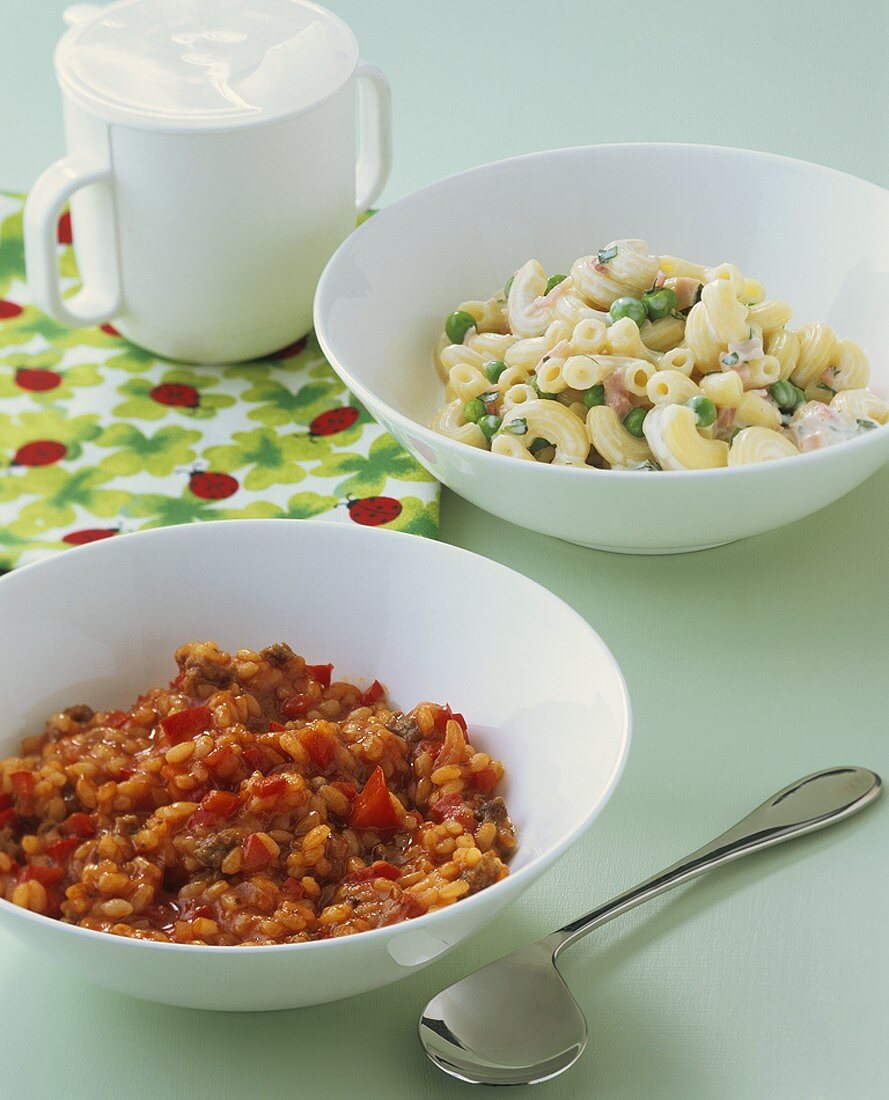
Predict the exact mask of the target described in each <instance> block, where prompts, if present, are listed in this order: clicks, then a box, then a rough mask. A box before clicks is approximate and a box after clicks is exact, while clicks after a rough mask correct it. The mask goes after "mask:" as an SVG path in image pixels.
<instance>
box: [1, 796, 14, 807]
mask: <svg viewBox="0 0 889 1100" xmlns="http://www.w3.org/2000/svg"><path fill="white" fill-rule="evenodd" d="M11 805H12V795H11V794H0V810H8V809H9V807H10V806H11Z"/></svg>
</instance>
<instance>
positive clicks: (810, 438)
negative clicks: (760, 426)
mask: <svg viewBox="0 0 889 1100" xmlns="http://www.w3.org/2000/svg"><path fill="white" fill-rule="evenodd" d="M869 423H873V424H874V427H877V424H876V422H874V421H870V422H869ZM787 427H788V431H789V432H790V435H791V436H792V437H793V440H794V442H795V443H796V445H797V447H799V449H800V450H801V451H818V450H821V449H822V448H823V447H833V446H835V445H836V444H837V443H845V442H846V440H848V439H854V438H855V437H856V436H859V435H861V434H862V432H865V431H867V430H868V429H867V428H864V427H862V425H861V424H859V422H858V421H857V420H851V419H849V417H847V416H841V415H840V413H838V412H837V411H836V410H835V409H832V408H830V406H829V405H824V404H822V403H821V402H820V401H807V402H806V403H805V405H801V406H800V407H799V408H798V409H797V410H796V412H795V413H794V414H793V416H792V417H791V420H790V423H789V424H788V425H787Z"/></svg>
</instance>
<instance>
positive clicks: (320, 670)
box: [306, 665, 333, 688]
mask: <svg viewBox="0 0 889 1100" xmlns="http://www.w3.org/2000/svg"><path fill="white" fill-rule="evenodd" d="M306 672H307V673H308V674H309V675H310V676H311V677H312V679H313V680H315V681H316V682H317V683H319V684H320V685H321V686H322V687H326V688H327V687H330V674H331V673H332V672H333V665H306Z"/></svg>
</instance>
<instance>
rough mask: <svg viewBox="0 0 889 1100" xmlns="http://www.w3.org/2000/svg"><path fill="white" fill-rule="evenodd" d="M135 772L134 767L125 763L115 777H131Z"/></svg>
mask: <svg viewBox="0 0 889 1100" xmlns="http://www.w3.org/2000/svg"><path fill="white" fill-rule="evenodd" d="M135 774H136V769H135V768H130V767H128V766H127V765H126V764H125V765H124V766H123V767H122V768H120V770H119V771H118V773H117V776H116V777H115V778H117V779H132V778H133V776H134V775H135Z"/></svg>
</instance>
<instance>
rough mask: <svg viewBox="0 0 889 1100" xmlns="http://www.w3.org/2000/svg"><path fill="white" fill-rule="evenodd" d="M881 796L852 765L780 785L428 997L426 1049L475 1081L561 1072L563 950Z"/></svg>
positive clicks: (575, 1020)
mask: <svg viewBox="0 0 889 1100" xmlns="http://www.w3.org/2000/svg"><path fill="white" fill-rule="evenodd" d="M879 793H880V777H879V776H878V775H876V774H875V773H874V772H872V771H868V770H867V769H866V768H852V767H848V768H846V767H840V768H830V769H828V770H827V771H822V772H815V773H814V774H813V775H808V776H806V777H805V778H804V779H800V780H798V781H797V782H796V783H793V784H791V786H789V787H785V788H784V790H782V791H779V792H778V793H777V794H776V795H774V796H773V797H772V798H770V799H769V800H768V801H767V802H764V803H763V804H762V805H761V806H759V807H758V808H757V809H755V810H754V811H753V813H751V814H749V815H748V816H747V817H745V818H744V819H743V820H742V821H739V822H738V824H737V825H735V826H734V827H733V828H731V829H729V830H728V832H725V833H723V834H722V835H721V836H719V837H717V838H716V839H715V840H713V841H711V843H710V844H707V845H705V846H704V847H703V848H699V849H698V850H697V851H696V852H692V854H691V855H690V856H687V857H686V858H685V859H683V860H680V861H679V862H678V863H674V864H673V865H672V866H670V867H668V868H666V870H664V871H661V872H660V873H659V874H657V875H654V876H652V877H651V878H649V879H646V880H645V881H644V882H642V883H640V884H639V885H638V886H635V887H634V888H633V889H632V890H628V891H627V892H626V893H624V894H619V895H618V896H617V897H616V898H614V899H613V900H612V901H609V902H606V903H605V905H602V906H600V907H599V908H598V909H594V910H593V911H592V913H588V914H587V915H586V916H585V917H579V918H578V919H577V920H575V921H572V922H571V923H570V924H566V925H565V927H564V928H560V929H559V930H558V931H557V932H553V933H552V934H551V935H549V936H545V937H544V938H543V939H541V940H538V941H537V942H536V943H532V944H529V945H528V946H527V947H520V948H519V949H518V951H513V952H512V953H511V954H510V955H505V956H504V957H503V958H502V959H498V960H497V961H496V962H493V963H489V964H488V966H484V967H482V968H481V970H477V971H476V972H475V973H474V974H470V975H469V977H467V978H464V979H463V980H462V981H459V982H456V983H455V984H454V985H451V986H449V987H448V988H447V989H445V990H443V991H442V992H441V993H439V994H438V995H437V996H436V997H433V998H432V1000H431V1001H430V1002H429V1004H428V1005H427V1006H426V1008H425V1009H424V1011H423V1015H422V1017H421V1018H420V1041H421V1042H422V1044H423V1046H424V1048H425V1050H426V1054H427V1055H428V1056H429V1058H430V1059H431V1060H432V1061H433V1062H434V1063H435V1065H437V1066H438V1068H439V1069H442V1070H444V1071H445V1073H449V1074H450V1075H451V1076H452V1077H457V1078H459V1079H460V1080H461V1081H469V1082H470V1083H472V1084H485V1085H525V1084H533V1083H535V1082H537V1081H546V1080H547V1079H549V1078H550V1077H555V1076H556V1075H557V1074H559V1073H564V1071H565V1070H566V1069H568V1068H569V1066H572V1065H573V1064H574V1063H575V1062H576V1061H577V1059H578V1058H579V1057H580V1056H581V1054H582V1053H583V1051H584V1048H585V1047H586V1044H587V1025H586V1020H585V1019H584V1016H583V1013H582V1012H581V1010H580V1007H579V1005H578V1004H577V1002H576V1001H575V1000H574V998H573V997H572V995H571V993H570V991H569V989H568V986H567V985H566V984H565V982H564V980H563V978H562V976H561V974H559V972H558V970H557V969H556V962H557V959H558V956H559V955H560V954H561V952H562V951H563V950H564V949H565V948H566V947H568V946H569V945H570V944H572V943H576V942H577V940H579V939H580V938H581V936H585V935H586V934H587V932H592V930H593V929H594V928H598V927H599V926H600V925H603V924H605V923H606V921H609V920H611V919H612V917H617V916H619V915H620V914H621V913H626V912H627V910H629V909H633V908H635V907H636V906H637V905H641V903H642V902H643V901H648V899H649V898H653V897H656V896H657V895H658V894H663V893H664V892H665V891H666V890H671V889H672V888H673V887H674V886H678V885H679V884H680V883H682V882H688V881H689V879H693V878H697V877H698V875H702V874H704V873H705V872H706V871H711V870H712V869H713V868H714V867H719V866H720V865H721V864H723V863H728V862H729V861H730V860H733V859H739V858H740V857H741V856H746V855H749V854H750V853H751V852H758V851H759V850H760V849H762V848H767V847H769V846H770V845H772V844H780V843H781V842H782V841H785V840H791V839H792V838H793V837H797V836H802V835H803V834H804V833H810V832H812V831H814V830H815V829H823V828H824V827H825V826H826V825H832V824H833V823H834V822H835V821H840V820H841V819H842V818H844V817H849V816H850V815H851V814H854V813H857V812H858V811H859V810H861V809H864V807H865V806H867V805H868V804H869V803H871V802H873V800H874V799H875V798H876V797H877V796H878V795H879Z"/></svg>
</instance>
